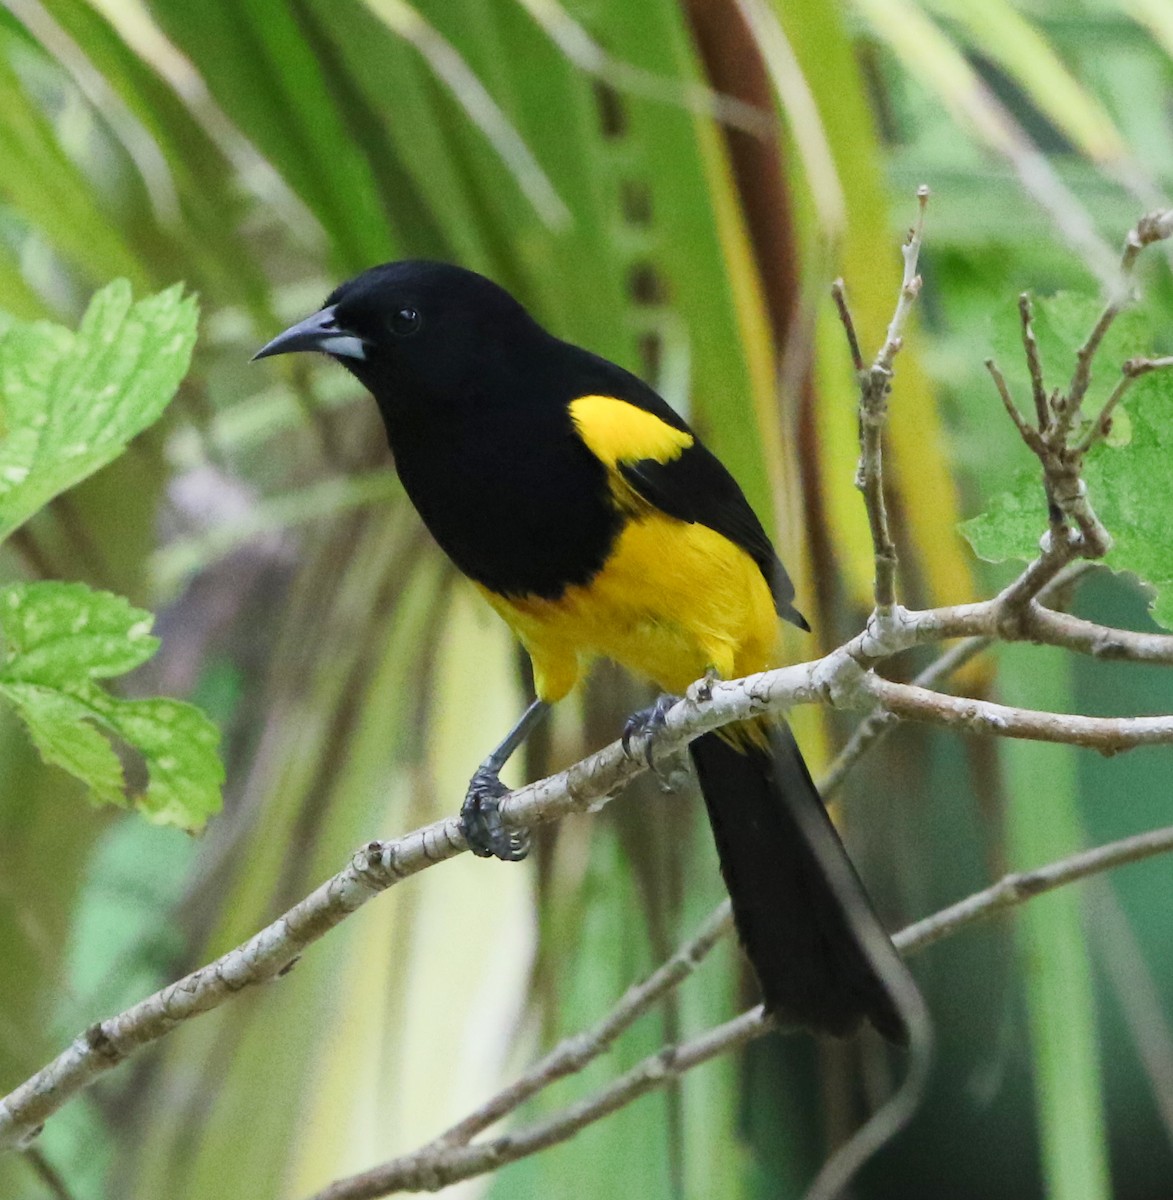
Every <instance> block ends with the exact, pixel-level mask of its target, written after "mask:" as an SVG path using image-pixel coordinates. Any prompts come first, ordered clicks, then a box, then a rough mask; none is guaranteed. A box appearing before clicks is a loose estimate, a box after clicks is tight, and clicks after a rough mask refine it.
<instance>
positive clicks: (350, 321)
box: [254, 259, 915, 1045]
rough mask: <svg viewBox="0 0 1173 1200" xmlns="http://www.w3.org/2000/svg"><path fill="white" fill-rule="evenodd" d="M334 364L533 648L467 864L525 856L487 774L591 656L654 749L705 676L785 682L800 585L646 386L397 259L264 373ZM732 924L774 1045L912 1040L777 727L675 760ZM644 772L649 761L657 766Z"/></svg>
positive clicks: (474, 799) (464, 568)
mask: <svg viewBox="0 0 1173 1200" xmlns="http://www.w3.org/2000/svg"><path fill="white" fill-rule="evenodd" d="M299 351H308V352H317V353H320V354H325V355H327V356H328V357H329V358H331V359H333V360H334V361H335V362H337V363H339V364H341V365H342V366H343V367H345V368H346V369H347V370H348V371H349V372H350V373H351V374H352V375H353V376H355V377H356V378H357V380H358V381H359V382H360V383H361V384H362V385H363V386H364V387H365V388H366V389H367V391H369V392H370V394H371V395H372V396H373V398H374V400H375V402H376V404H377V405H378V409H379V412H380V414H381V416H382V419H383V424H384V427H385V430H386V434H387V439H388V443H389V446H390V450H391V454H392V457H393V459H394V463H395V469H396V471H397V472H398V475H399V478H400V480H401V482H402V485H403V488H404V490H405V492H406V494H407V496H408V498H409V499H410V500H411V502H412V504H413V505H414V506H415V508H416V510H417V511H418V513H419V515H420V517H421V518H422V520H423V523H424V524H425V525H426V526H427V528H428V530H429V531H430V532H431V535H432V537H433V538H434V539H435V541H436V542H437V543H438V544H439V546H440V547H441V549H442V550H443V551H444V552H445V553H446V554H447V555H448V557H449V558H450V559H451V560H452V562H453V563H454V564H455V566H456V567H457V568H458V569H459V570H460V571H461V572H462V573H463V574H464V575H465V576H467V577H468V578H469V579H470V580H471V581H472V583H473V584H474V586H475V587H476V589H477V590H478V591H479V592H480V593H481V595H482V596H483V597H484V598H485V600H486V601H487V602H488V603H489V605H490V606H491V607H492V608H493V609H495V610H496V612H497V613H498V614H499V615H500V616H501V617H502V618H503V619H504V621H505V623H506V624H507V625H508V626H509V627H510V629H511V630H512V631H513V632H514V634H515V635H516V636H517V638H518V639H519V640H520V642H521V644H522V646H523V647H524V648H525V650H526V651H527V652H528V654H529V656H530V659H531V661H532V665H533V677H534V689H535V692H536V698H535V699H534V700H533V702H532V703H531V704H530V705H529V706H528V708H527V709H526V711H525V712H524V713H523V715H522V716H521V718H520V720H519V721H518V722H517V724H516V725H515V726H514V727H513V728H512V729H511V730H510V731H509V733H508V734H507V735H506V737H505V738H504V739H503V740H502V742H501V743H500V745H498V746H497V747H496V748H495V749H494V750H493V751H492V753H490V754H489V755H488V756H487V757H486V758H485V760H484V761H483V762H482V763H481V764H480V766H479V767H478V768H477V770H476V771H475V772H474V774H473V776H472V778H471V781H470V784H469V789H468V793H467V795H466V797H465V800H464V803H463V805H462V808H461V817H460V820H461V827H462V830H463V832H464V834H465V837H466V840H467V842H468V844H469V846H470V848H471V849H472V850H473V851H474V852H475V853H477V854H479V855H481V856H482V857H490V856H492V857H496V858H500V859H505V860H516V859H520V858H522V857H524V855H525V853H526V852H527V849H528V836H527V834H526V832H525V831H519V830H516V829H508V828H505V827H504V826H503V823H502V821H501V819H500V815H499V812H498V807H499V801H500V799H501V797H502V796H504V795H506V794H507V789H506V787H505V785H504V784H502V783H501V780H500V772H501V769H502V767H503V766H504V764H505V763H506V761H507V760H508V759H509V757H510V756H511V755H512V754H513V753H514V751H516V750H517V748H518V747H519V746H520V745H521V744H522V743H523V742H524V740H525V738H526V737H527V735H528V734H529V733H530V732H531V731H532V730H533V729H534V728H535V727H536V726H537V724H538V723H539V722H540V721H541V720H542V718H543V717H544V716H545V714H546V713H547V712H548V710H549V708H550V706H551V705H552V704H554V703H556V702H557V701H559V700H561V699H563V698H564V697H565V696H566V695H567V694H568V693H569V692H570V691H571V689H572V688H573V687H574V685H575V684H576V682H578V680H579V679H580V677H581V676H582V674H583V672H584V670H585V669H586V668H587V666H588V665H589V663H590V662H591V661H592V660H593V659H595V658H598V657H605V658H610V659H612V660H613V661H615V662H617V663H619V664H620V665H621V666H623V667H626V668H627V669H628V670H630V671H631V672H633V673H634V674H635V675H637V676H639V677H641V678H643V679H645V680H649V681H651V682H652V683H654V684H655V685H656V686H657V687H659V688H660V689H662V692H663V696H662V697H661V700H660V701H658V702H657V703H656V704H655V705H654V706H652V708H651V709H648V710H645V711H644V712H642V713H639V714H636V715H635V716H634V717H633V718H632V720H631V721H629V723H628V725H627V726H626V727H625V729H624V745H625V747H626V748H628V749H629V752H630V741H631V739H632V738H633V737H634V736H635V735H636V734H645V735H647V737H646V739H645V741H646V743H647V744H648V745H649V746H654V735H655V733H656V731H657V727H658V726H660V725H662V724H663V721H664V714H665V712H666V711H667V709H668V708H669V707H670V706H671V702H672V699H673V698H674V697H675V696H677V695H678V694H679V693H683V692H684V691H685V690H686V689H687V688H688V687H689V686H690V684H692V683H694V682H695V681H697V680H708V681H712V680H715V679H737V678H741V677H743V676H745V675H748V674H751V673H753V672H757V671H762V670H765V669H767V668H769V667H771V666H776V665H778V662H777V657H778V652H777V642H778V632H779V625H778V622H779V619H781V620H784V621H788V622H790V623H791V624H793V625H796V626H798V627H800V628H802V629H807V628H808V626H807V622H806V621H805V619H804V618H803V617H802V615H801V614H800V613H799V611H798V610H797V609H796V608H795V607H794V603H793V601H794V594H795V593H794V586H793V584H792V583H791V581H790V579H789V577H788V576H787V574H786V571H785V569H784V568H783V566H782V563H781V562H780V561H779V558H778V555H777V554H776V552H775V550H774V547H773V545H772V544H771V541H770V538H769V536H768V535H767V534H766V531H765V529H764V528H763V526H762V523H761V521H760V520H759V519H758V517H757V515H756V514H755V513H754V510H753V509H752V507H751V506H750V504H749V502H748V501H747V499H746V497H745V495H744V494H743V492H742V490H741V488H740V487H739V486H738V484H737V482H736V481H735V480H734V478H733V476H732V475H731V474H730V473H729V471H728V470H726V468H725V467H724V466H723V465H722V464H721V462H720V461H719V460H718V459H717V458H716V457H715V456H714V455H713V454H712V453H711V452H710V451H709V450H708V449H707V448H706V447H705V446H704V444H703V443H702V442H701V440H700V438H699V437H698V436H697V434H696V432H695V431H694V430H693V429H692V428H691V427H690V426H689V425H688V424H687V423H686V422H685V421H684V420H683V418H681V417H680V416H679V415H678V414H677V412H676V411H675V410H674V409H673V408H672V407H671V406H670V405H669V404H668V403H667V402H666V401H665V400H664V399H662V397H661V396H660V395H659V394H658V393H657V392H656V391H655V390H654V389H653V388H652V387H650V386H649V385H648V384H646V383H645V382H643V381H642V380H641V379H639V378H638V377H637V376H636V375H634V374H632V373H630V372H628V371H627V370H625V369H623V368H622V367H620V366H618V365H617V364H615V363H613V362H610V361H609V360H607V359H605V358H602V357H600V356H599V355H596V354H594V353H592V352H591V351H589V350H587V349H584V348H582V347H579V346H576V345H573V344H571V343H569V342H566V341H563V340H561V339H559V338H558V337H556V336H555V335H554V334H552V333H550V332H548V331H547V330H546V329H545V328H544V327H543V326H542V325H541V324H539V322H538V321H537V320H535V318H534V317H533V316H531V314H530V313H529V312H528V311H527V309H526V308H525V307H524V306H523V305H522V304H521V303H520V302H519V301H518V300H517V299H515V298H514V297H513V296H512V295H511V294H510V293H509V292H508V291H506V290H505V289H504V288H502V287H501V286H499V285H498V284H496V283H495V282H493V281H492V280H490V279H488V278H486V277H485V276H483V275H480V274H477V273H476V272H474V271H471V270H468V269H466V268H463V267H460V266H456V265H453V264H448V263H442V262H431V261H425V260H415V259H413V260H404V261H398V262H391V263H385V264H383V265H381V266H376V267H372V268H370V269H369V270H366V271H364V272H363V273H362V274H360V275H358V276H356V277H355V278H354V279H351V280H350V281H348V282H346V283H343V284H342V285H341V286H339V287H338V288H336V289H335V290H334V291H333V292H332V293H331V294H330V295H329V296H328V297H327V299H326V302H325V304H324V305H323V306H322V307H321V308H320V309H319V310H318V311H317V312H315V313H313V314H311V315H310V316H308V317H307V318H305V319H304V320H302V321H299V322H297V323H296V324H294V325H292V326H290V327H289V328H288V329H286V330H285V331H284V332H283V333H281V334H279V335H278V336H277V337H275V338H274V339H273V340H272V341H270V342H268V343H267V344H266V345H265V346H263V347H262V348H261V349H260V350H259V351H258V352H257V354H256V355H255V356H254V359H262V358H267V357H270V356H272V355H278V354H289V353H293V352H299ZM689 751H690V755H691V758H692V762H693V764H694V767H695V769H696V774H697V777H698V779H699V783H700V790H701V792H702V794H703V797H704V801H705V806H706V810H707V813H708V818H709V822H710V825H711V827H712V832H713V837H714V841H715V843H716V848H717V856H718V860H719V863H720V867H721V871H722V874H723V877H724V880H725V884H726V887H727V890H728V892H729V896H730V900H731V902H732V911H733V917H734V924H735V926H736V929H737V932H738V935H739V939H740V942H741V945H742V947H743V949H744V951H745V954H746V957H747V958H748V960H749V963H750V965H751V966H752V968H753V970H754V973H755V974H756V976H757V979H758V982H759V984H760V987H761V992H762V998H763V1004H764V1007H765V1009H766V1011H767V1012H768V1013H770V1014H771V1015H772V1016H773V1018H774V1019H775V1021H776V1022H777V1024H778V1025H779V1026H780V1027H783V1028H804V1029H808V1030H811V1031H814V1032H818V1033H828V1034H832V1035H836V1036H846V1035H848V1034H850V1033H852V1032H854V1031H855V1030H856V1029H857V1028H858V1027H859V1026H860V1025H861V1024H862V1023H863V1022H864V1021H870V1023H871V1024H872V1025H873V1026H874V1027H875V1029H876V1030H877V1031H878V1032H879V1033H880V1034H881V1035H882V1036H883V1037H884V1038H886V1039H887V1040H889V1041H891V1042H893V1043H896V1044H901V1045H906V1044H907V1042H908V1035H909V1026H908V1022H907V1020H906V1015H905V1014H906V1013H907V1011H908V1005H907V1003H906V1002H902V999H901V997H902V995H903V996H905V997H907V996H908V995H909V994H910V993H909V991H908V990H907V989H913V993H912V994H915V984H914V983H913V982H912V980H911V976H910V975H909V974H908V971H907V968H906V967H905V965H904V963H903V961H902V960H901V958H900V956H899V954H898V953H897V951H896V950H895V948H894V946H893V944H892V942H891V940H890V939H889V937H888V935H887V933H886V932H885V931H884V928H883V926H882V924H881V923H880V921H879V919H878V917H877V916H876V913H875V910H874V908H873V906H872V904H871V902H870V900H869V898H868V895H867V893H866V891H865V889H864V887H863V884H862V883H861V882H860V879H859V877H858V875H857V874H856V872H855V870H854V868H853V866H852V864H851V862H850V860H849V859H848V857H847V854H846V851H845V850H844V847H843V845H842V842H841V841H840V839H839V836H838V834H837V832H836V830H835V827H834V825H833V823H832V822H831V820H830V817H829V815H828V813H827V810H826V808H825V806H824V804H823V801H822V798H821V797H820V795H819V792H818V790H817V788H816V786H815V784H814V783H813V781H812V780H811V776H810V773H809V771H808V770H807V767H806V764H805V762H804V760H803V757H802V754H801V752H800V750H799V748H798V746H797V744H796V743H795V740H794V737H793V735H792V734H791V732H790V730H789V727H788V726H787V725H786V724H785V722H784V721H782V720H780V719H772V720H763V719H760V718H758V719H754V720H749V721H743V722H740V723H737V724H734V725H732V726H728V727H725V728H723V729H721V730H718V731H714V732H709V733H705V734H702V735H701V736H700V737H698V738H696V739H695V740H694V741H692V742H691V744H690V747H689ZM648 753H649V755H650V751H649V752H648Z"/></svg>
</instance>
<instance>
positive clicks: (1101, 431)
mask: <svg viewBox="0 0 1173 1200" xmlns="http://www.w3.org/2000/svg"><path fill="white" fill-rule="evenodd" d="M1166 367H1173V356H1167V357H1165V358H1130V359H1129V360H1128V361H1127V362H1126V363H1125V364H1124V366H1122V367H1121V368H1120V379H1119V380H1118V381H1117V383H1116V386H1115V387H1114V388H1113V389H1112V394H1111V395H1110V396H1109V397H1108V399H1107V400H1106V401H1104V407H1103V408H1101V409H1100V415H1099V416H1098V417H1096V419H1095V420H1094V421H1093V422H1092V424H1091V428H1090V429H1089V430H1088V431H1087V433H1086V434H1084V437H1083V441H1081V442H1080V443H1079V445H1078V446H1077V447H1076V452H1077V453H1079V454H1086V453H1087V452H1088V451H1089V450H1090V449H1091V448H1092V447H1093V446H1094V445H1095V444H1096V442H1098V441H1099V440H1100V439H1101V438H1106V437H1107V436H1108V434H1109V433H1110V432H1111V430H1112V414H1113V413H1114V412H1115V411H1116V406H1117V405H1118V404H1119V403H1120V401H1121V400H1123V399H1124V393H1125V392H1127V391H1128V389H1129V388H1130V387H1132V385H1133V384H1134V383H1135V382H1136V380H1138V379H1139V378H1140V377H1141V376H1142V375H1147V374H1148V373H1149V372H1150V371H1159V370H1163V369H1164V368H1166Z"/></svg>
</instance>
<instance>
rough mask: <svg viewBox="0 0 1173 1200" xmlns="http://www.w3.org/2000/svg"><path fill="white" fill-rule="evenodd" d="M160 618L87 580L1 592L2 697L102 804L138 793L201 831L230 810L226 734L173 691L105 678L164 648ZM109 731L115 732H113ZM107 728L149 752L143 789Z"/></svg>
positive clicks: (150, 809) (158, 811) (162, 813)
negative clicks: (140, 689) (127, 693)
mask: <svg viewBox="0 0 1173 1200" xmlns="http://www.w3.org/2000/svg"><path fill="white" fill-rule="evenodd" d="M151 621H152V618H151V615H150V614H149V613H147V612H144V611H143V610H142V609H138V608H135V607H133V606H132V605H131V604H129V603H127V601H125V600H123V599H122V598H121V597H120V596H114V595H111V594H110V593H109V592H97V591H93V590H92V589H90V588H88V587H86V586H85V585H84V584H80V583H56V582H41V583H30V584H11V585H9V586H8V587H5V588H2V589H0V635H2V636H3V638H4V660H3V663H2V664H0V694H2V695H4V696H5V697H6V698H7V699H8V700H9V701H11V703H12V704H13V706H14V707H15V708H16V711H17V713H18V714H19V715H20V717H21V719H22V720H23V721H24V723H25V726H26V727H27V729H28V731H29V735H30V736H31V738H32V739H33V742H34V743H35V745H36V747H37V749H38V750H39V751H40V752H41V756H42V757H43V758H44V759H45V761H46V762H48V763H52V764H54V765H55V766H59V767H63V768H64V769H65V770H67V771H69V772H70V773H71V774H72V775H74V776H76V777H77V778H78V779H80V780H81V781H82V782H83V783H85V784H86V786H87V787H88V788H89V789H90V793H91V795H92V797H93V799H94V800H95V801H97V802H101V803H109V804H117V805H120V806H125V805H126V803H127V801H128V799H132V800H133V801H134V802H135V804H136V805H137V806H138V808H139V809H140V810H141V811H142V812H143V813H145V814H146V816H147V817H148V818H149V819H150V820H152V821H154V822H156V823H159V824H169V825H178V826H181V827H182V828H185V829H198V828H200V827H201V826H202V825H203V824H204V822H205V821H206V820H207V819H208V817H209V816H211V815H212V814H213V813H214V812H216V811H217V809H218V808H219V807H220V788H221V785H222V784H223V782H224V768H223V766H222V765H221V763H220V758H219V754H218V753H217V744H218V742H219V733H218V731H217V729H216V727H215V726H214V725H213V724H212V723H211V721H209V720H208V718H207V717H205V716H204V714H203V713H201V712H200V711H199V709H197V708H194V707H192V706H191V705H190V704H184V703H182V702H180V701H178V700H171V699H166V698H159V699H145V700H123V699H120V698H119V697H117V696H113V695H111V694H110V693H109V692H107V691H105V690H103V689H102V688H101V687H99V686H98V684H97V680H99V679H104V678H108V677H109V676H111V675H117V674H121V673H122V672H125V671H128V670H131V669H132V668H134V667H137V666H139V665H140V664H141V663H143V662H145V661H146V660H147V659H148V658H150V657H151V655H152V654H154V652H155V650H156V649H157V647H158V644H159V642H158V639H157V638H155V637H152V636H151V632H150V629H151ZM103 731H105V732H103ZM106 733H109V734H113V735H114V736H116V737H117V738H120V739H121V740H122V741H123V742H125V743H126V744H127V745H128V746H130V747H133V749H134V750H136V751H137V752H138V753H139V754H141V755H142V758H143V761H144V763H145V766H146V771H147V780H148V782H147V787H146V790H145V792H144V793H143V794H141V795H137V796H130V797H128V796H127V790H126V783H125V780H124V776H123V770H122V765H121V763H120V762H119V759H118V756H117V754H116V753H115V752H114V749H113V748H112V746H111V745H110V742H109V740H108V738H107V736H106Z"/></svg>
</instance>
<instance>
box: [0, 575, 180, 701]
mask: <svg viewBox="0 0 1173 1200" xmlns="http://www.w3.org/2000/svg"><path fill="white" fill-rule="evenodd" d="M153 621H154V618H153V617H152V616H151V614H150V613H149V612H145V611H144V610H143V609H141V608H134V607H133V606H132V605H131V604H130V603H129V602H127V601H126V600H124V599H123V598H122V597H121V596H115V595H113V594H112V593H111V592H96V591H93V590H92V589H91V588H88V587H86V586H85V585H84V584H81V583H56V582H42V583H17V584H10V585H9V586H8V587H5V588H0V636H2V637H3V639H4V651H5V654H4V661H3V666H2V667H0V674H2V675H3V677H4V679H5V680H7V681H19V680H30V681H35V682H37V683H39V684H43V685H45V686H49V687H63V686H66V685H68V684H69V683H72V682H76V681H78V680H81V679H85V678H87V677H88V678H92V679H104V678H109V677H110V676H112V675H123V674H125V673H126V672H127V671H131V670H133V669H134V668H135V667H137V666H139V665H140V664H142V663H144V662H146V661H147V659H148V658H150V657H151V656H152V655H153V654H154V653H155V651H156V650H157V649H158V648H159V639H158V638H156V637H152V636H151V625H152V623H153Z"/></svg>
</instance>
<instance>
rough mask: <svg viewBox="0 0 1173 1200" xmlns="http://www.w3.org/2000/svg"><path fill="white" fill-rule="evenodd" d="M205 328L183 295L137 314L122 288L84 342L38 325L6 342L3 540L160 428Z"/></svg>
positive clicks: (92, 317) (97, 305)
mask: <svg viewBox="0 0 1173 1200" xmlns="http://www.w3.org/2000/svg"><path fill="white" fill-rule="evenodd" d="M196 320H197V310H196V304H195V301H194V299H192V298H191V297H188V298H184V296H183V294H182V289H181V288H180V287H179V286H178V285H177V286H175V287H172V288H168V289H167V291H165V292H161V293H159V295H157V296H151V297H149V298H148V299H146V300H140V301H139V302H138V303H137V304H135V303H132V302H131V294H130V285H129V284H128V283H127V282H126V281H125V280H117V281H115V282H114V283H112V284H110V285H109V286H108V287H106V288H103V289H102V291H100V292H99V293H98V294H97V295H96V296H95V297H94V299H93V301H92V302H91V303H90V307H89V309H88V310H87V311H86V314H85V316H84V317H83V318H82V322H81V327H80V328H79V329H78V331H77V333H71V332H70V331H69V330H68V329H64V328H62V327H61V326H59V325H52V324H49V323H48V322H44V321H37V322H31V323H28V322H14V323H13V324H12V325H10V326H9V327H8V328H7V330H5V331H4V333H3V334H2V335H0V540H2V539H3V538H5V537H7V536H8V535H9V534H10V533H12V531H13V530H14V529H16V528H17V527H18V526H20V525H21V524H22V523H23V522H24V521H26V520H27V519H28V518H29V517H30V516H32V514H33V513H34V512H36V511H37V510H38V509H39V508H41V507H42V506H43V505H45V504H46V503H48V501H49V500H51V499H52V498H53V497H54V496H56V495H57V494H58V493H60V492H63V491H65V489H66V488H69V487H72V486H73V485H74V484H75V483H78V482H79V481H80V480H82V479H84V478H85V477H86V476H87V475H92V474H93V473H94V472H95V471H96V470H97V469H98V468H99V467H102V466H105V464H106V463H108V462H109V461H110V460H111V459H113V458H114V457H116V456H117V454H118V453H119V451H120V450H121V449H122V448H123V447H124V446H125V445H126V444H127V442H129V441H130V439H131V438H133V437H134V436H135V435H136V434H137V433H140V432H141V431H142V430H143V429H145V428H146V427H147V426H148V425H150V424H151V423H152V422H153V421H155V420H156V419H157V418H158V416H159V415H160V413H162V411H163V409H164V408H165V407H166V406H167V403H168V402H169V401H170V399H171V397H172V396H173V395H174V394H175V390H176V388H177V387H178V386H179V383H180V380H181V379H182V378H183V376H184V374H185V373H186V371H187V366H188V362H189V361H190V358H191V351H192V347H193V346H194V345H195V336H196Z"/></svg>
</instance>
